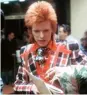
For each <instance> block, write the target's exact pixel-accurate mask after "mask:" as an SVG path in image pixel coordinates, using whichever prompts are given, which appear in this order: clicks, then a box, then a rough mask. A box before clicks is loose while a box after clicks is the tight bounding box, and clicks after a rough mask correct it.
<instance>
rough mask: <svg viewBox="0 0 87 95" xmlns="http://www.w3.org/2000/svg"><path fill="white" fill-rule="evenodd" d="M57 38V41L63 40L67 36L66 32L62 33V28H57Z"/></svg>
mask: <svg viewBox="0 0 87 95" xmlns="http://www.w3.org/2000/svg"><path fill="white" fill-rule="evenodd" d="M58 36H59V40H65V39H66V37H67V36H68V34H67V32H64V30H63V27H60V28H59V30H58Z"/></svg>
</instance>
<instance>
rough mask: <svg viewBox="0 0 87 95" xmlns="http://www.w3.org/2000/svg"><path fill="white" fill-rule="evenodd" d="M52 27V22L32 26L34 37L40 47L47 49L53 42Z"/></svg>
mask: <svg viewBox="0 0 87 95" xmlns="http://www.w3.org/2000/svg"><path fill="white" fill-rule="evenodd" d="M52 32H53V30H52V27H51V23H50V21H44V22H41V23H37V24H36V23H35V24H33V26H32V35H33V37H34V39H35V41H36V43H37V44H38V45H39V46H40V47H45V46H47V45H48V43H49V42H50V41H51V35H52Z"/></svg>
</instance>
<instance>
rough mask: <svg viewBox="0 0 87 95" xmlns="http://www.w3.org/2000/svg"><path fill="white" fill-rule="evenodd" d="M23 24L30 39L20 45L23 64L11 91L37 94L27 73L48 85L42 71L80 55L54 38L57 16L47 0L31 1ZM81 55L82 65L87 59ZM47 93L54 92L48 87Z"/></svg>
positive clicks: (62, 64)
mask: <svg viewBox="0 0 87 95" xmlns="http://www.w3.org/2000/svg"><path fill="white" fill-rule="evenodd" d="M25 24H26V26H27V28H29V29H31V31H30V34H31V37H30V41H31V43H32V44H29V45H27V46H24V47H22V48H21V58H22V64H21V65H20V66H19V70H18V74H17V77H16V81H15V86H14V90H15V91H16V93H24V92H25V93H29V94H30V93H39V91H38V89H37V86H36V85H35V84H34V83H33V82H32V81H31V80H30V78H29V75H28V72H32V73H33V74H34V75H35V76H38V77H39V78H41V79H42V80H44V81H45V82H46V83H49V84H51V82H50V79H49V77H47V76H46V74H45V73H46V72H47V70H48V69H50V68H52V67H55V66H67V65H70V63H69V61H68V59H69V57H70V60H71V62H72V63H71V64H77V63H78V61H77V59H78V58H79V55H78V53H75V50H74V52H73V51H71V50H69V49H67V47H66V44H62V43H56V42H55V41H54V35H55V32H56V29H57V17H56V13H55V11H54V9H53V7H52V5H51V4H49V3H48V2H46V1H38V2H35V3H33V4H32V5H31V6H30V7H29V8H28V11H27V13H26V15H25ZM75 54H77V55H75ZM80 57H81V58H82V59H81V60H80V61H79V62H80V64H84V63H85V62H86V61H87V60H86V58H84V56H83V57H82V55H80ZM83 58H84V60H83ZM39 85H40V84H39ZM52 85H54V87H56V88H59V85H58V84H56V83H52ZM60 89H61V87H60ZM50 92H51V93H54V92H53V91H52V90H51V89H50ZM59 93H62V91H60V90H59V91H58V92H57V93H55V94H59ZM40 94H42V93H40ZM45 94H47V93H45Z"/></svg>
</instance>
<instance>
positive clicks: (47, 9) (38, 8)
mask: <svg viewBox="0 0 87 95" xmlns="http://www.w3.org/2000/svg"><path fill="white" fill-rule="evenodd" d="M46 20H49V21H50V22H51V25H52V29H53V32H56V30H57V16H56V13H55V10H54V8H53V7H52V5H51V4H50V3H48V2H46V1H37V2H34V3H33V4H31V5H30V6H29V8H28V10H27V12H26V15H25V25H26V26H27V28H28V27H31V28H32V25H33V24H34V23H40V22H43V21H46Z"/></svg>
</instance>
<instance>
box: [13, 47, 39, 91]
mask: <svg viewBox="0 0 87 95" xmlns="http://www.w3.org/2000/svg"><path fill="white" fill-rule="evenodd" d="M25 50H26V47H22V48H21V50H20V53H21V54H23V53H24V52H25ZM24 68H25V69H26V70H27V71H29V70H28V69H27V68H28V66H27V67H26V65H25V60H24V59H23V58H21V63H20V66H19V68H18V73H17V75H16V81H15V83H14V91H16V92H17V91H18V92H21V91H24V92H30V91H33V90H34V92H38V91H37V88H36V86H35V85H34V84H33V82H32V81H31V80H30V79H29V75H28V73H27V72H26V71H25V70H24Z"/></svg>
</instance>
